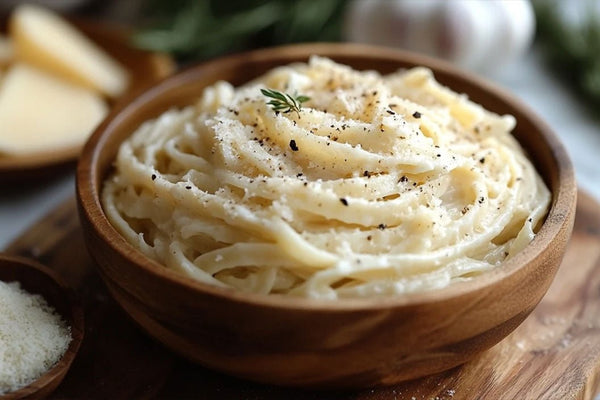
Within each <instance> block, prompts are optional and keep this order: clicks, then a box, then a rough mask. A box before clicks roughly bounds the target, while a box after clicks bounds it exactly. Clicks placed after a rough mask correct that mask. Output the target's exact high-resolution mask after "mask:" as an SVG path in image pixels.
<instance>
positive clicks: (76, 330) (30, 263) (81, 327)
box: [0, 254, 85, 400]
mask: <svg viewBox="0 0 600 400" xmlns="http://www.w3.org/2000/svg"><path fill="white" fill-rule="evenodd" d="M0 259H1V260H2V262H3V263H4V262H6V263H9V264H14V265H19V266H21V267H22V268H29V269H31V270H35V271H36V273H39V274H42V275H46V276H47V277H49V278H50V280H51V281H52V282H53V283H54V284H55V285H56V286H57V287H59V288H60V290H61V292H62V294H63V296H64V298H65V300H66V301H67V304H68V306H69V309H68V318H69V319H68V320H67V321H66V322H67V323H68V327H69V330H70V333H71V342H70V343H69V345H68V346H67V349H66V350H65V352H64V353H63V355H62V356H61V357H60V358H59V359H58V360H57V361H56V363H55V364H54V365H53V366H52V367H51V368H50V369H48V370H47V371H46V372H44V373H43V374H42V375H40V376H39V377H38V378H37V379H36V380H34V381H32V382H31V383H29V384H28V385H27V386H23V387H22V388H20V389H17V390H15V391H12V392H8V393H5V394H4V395H0V400H16V399H21V398H25V397H27V398H28V397H29V396H34V395H36V394H37V393H38V392H41V391H44V390H46V388H47V387H48V386H50V387H52V386H55V387H56V386H58V385H60V383H61V382H62V380H63V379H64V377H65V376H66V374H67V373H68V371H69V369H70V368H71V365H72V364H73V361H74V360H75V358H76V357H77V354H78V353H79V349H80V348H81V343H82V342H83V339H84V336H85V319H84V311H83V306H82V304H81V302H80V300H79V297H78V296H77V295H76V293H75V291H74V290H73V289H72V288H71V287H70V286H69V285H68V284H67V283H66V282H65V281H64V279H63V278H62V277H61V276H60V274H59V273H58V272H56V271H55V270H53V269H51V268H49V267H47V266H45V265H43V264H41V263H39V262H37V261H34V260H31V259H29V258H25V257H21V256H15V255H8V254H1V255H0ZM0 268H1V267H0ZM33 294H36V293H33ZM42 297H44V296H43V295H42ZM44 300H46V301H47V299H45V298H44ZM61 317H62V318H63V319H66V318H65V315H61ZM40 383H43V385H42V386H40ZM53 390H54V389H52V391H53Z"/></svg>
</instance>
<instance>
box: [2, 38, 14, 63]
mask: <svg viewBox="0 0 600 400" xmlns="http://www.w3.org/2000/svg"><path fill="white" fill-rule="evenodd" d="M12 59H13V46H12V43H11V41H10V39H8V38H7V37H6V36H3V35H0V67H1V66H3V65H7V64H8V63H9V62H10V61H12Z"/></svg>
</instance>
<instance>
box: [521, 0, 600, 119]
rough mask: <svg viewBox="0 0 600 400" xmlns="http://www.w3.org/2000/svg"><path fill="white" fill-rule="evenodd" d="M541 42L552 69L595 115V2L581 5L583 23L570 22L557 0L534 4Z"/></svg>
mask: <svg viewBox="0 0 600 400" xmlns="http://www.w3.org/2000/svg"><path fill="white" fill-rule="evenodd" d="M533 4H534V6H535V11H536V19H537V21H536V25H537V39H538V40H539V41H540V42H541V44H542V46H543V49H544V50H545V53H546V56H547V59H548V61H549V62H550V65H551V66H552V67H554V69H555V71H556V72H557V73H558V74H559V75H561V76H562V77H564V78H565V79H566V81H567V82H568V83H570V84H571V85H572V87H573V88H575V89H576V90H577V91H578V92H579V93H580V94H582V95H583V97H584V98H585V99H587V100H588V101H589V102H590V105H592V106H593V107H595V108H594V111H595V110H596V109H597V107H598V106H600V13H599V12H598V8H594V3H593V2H592V1H591V0H586V1H582V2H581V3H577V4H578V5H579V7H582V9H583V10H584V12H583V15H584V16H583V17H582V18H581V19H580V20H579V21H569V20H568V19H567V18H565V17H564V15H563V14H564V13H563V12H562V11H561V10H562V9H563V8H561V6H564V5H563V4H561V3H560V2H559V1H557V0H548V1H536V2H533ZM586 7H587V8H586Z"/></svg>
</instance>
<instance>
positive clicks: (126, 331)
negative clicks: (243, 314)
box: [6, 194, 600, 400]
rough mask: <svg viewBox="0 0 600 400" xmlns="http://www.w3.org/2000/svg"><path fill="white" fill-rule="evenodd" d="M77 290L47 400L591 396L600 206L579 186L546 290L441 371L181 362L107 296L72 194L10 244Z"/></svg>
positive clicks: (599, 369)
mask: <svg viewBox="0 0 600 400" xmlns="http://www.w3.org/2000/svg"><path fill="white" fill-rule="evenodd" d="M6 252H7V253H10V254H17V255H22V256H26V257H30V258H35V259H37V260H40V261H41V262H42V263H44V264H46V265H48V266H50V267H52V268H54V269H55V270H57V271H58V272H59V273H60V274H62V275H63V277H64V278H65V280H66V281H67V282H69V283H70V284H71V285H72V286H73V287H74V288H76V290H77V291H78V292H79V295H80V296H81V299H82V302H83V304H84V308H85V318H86V331H85V335H86V336H85V339H84V341H83V344H82V346H81V350H80V353H79V354H78V356H77V358H76V359H75V362H74V363H73V366H72V368H71V370H70V371H69V373H68V375H67V377H66V378H65V380H64V381H63V383H62V384H61V385H60V386H59V387H58V389H57V390H56V392H54V393H53V394H52V395H51V397H50V398H53V399H113V400H116V399H171V398H172V399H192V398H193V399H209V400H213V399H214V400H216V399H219V400H221V399H222V400H229V399H236V400H237V399H248V400H254V399H268V400H275V399H282V400H283V399H286V400H287V399H289V400H294V399H352V400H401V399H408V400H424V399H427V400H429V399H431V400H434V399H435V400H451V399H452V400H455V399H469V400H470V399H473V400H475V399H507V400H508V399H519V400H521V399H522V400H529V399H531V400H534V399H535V400H541V399H557V400H558V399H560V400H563V399H593V398H594V394H595V393H596V391H597V389H598V386H599V383H600V379H599V378H600V205H599V204H598V203H596V202H595V201H594V200H593V199H591V198H590V197H589V196H587V195H585V194H580V198H579V202H578V208H577V217H576V222H575V230H574V232H573V238H572V240H571V243H570V245H569V248H568V251H567V254H566V256H565V259H564V261H563V264H562V266H561V268H560V270H559V272H558V275H557V276H556V279H555V280H554V283H553V285H552V286H551V287H550V290H549V292H548V294H547V295H546V296H545V297H544V299H543V300H542V302H541V303H540V304H539V306H538V307H537V308H536V310H535V311H534V312H533V313H532V314H531V315H530V316H529V318H527V319H526V320H525V322H524V323H523V324H522V325H521V326H520V327H519V328H517V330H516V331H514V332H513V333H512V334H511V335H510V336H508V337H507V338H506V339H505V340H503V341H502V342H501V343H499V344H498V345H496V346H495V347H493V348H492V349H490V350H488V351H486V352H484V353H483V354H481V355H480V356H478V357H477V358H476V359H474V360H472V361H471V362H469V363H467V364H465V365H463V366H461V367H457V368H454V369H452V370H450V371H447V372H445V373H441V374H438V375H434V376H431V377H428V378H424V379H420V380H416V381H412V382H408V383H404V384H400V385H396V386H393V387H386V388H377V389H372V390H363V391H358V392H344V393H337V392H336V393H333V392H306V391H301V390H292V389H285V388H277V387H271V386H264V385H259V384H255V383H251V382H246V381H242V380H238V379H235V378H231V377H228V376H225V375H222V374H219V373H216V372H212V371H209V370H207V369H204V368H202V367H199V366H196V365H193V364H190V363H188V362H187V361H185V360H183V359H181V358H179V357H178V356H176V355H174V354H172V353H171V352H169V351H168V350H167V349H165V348H164V347H162V345H160V344H158V343H157V342H154V341H153V340H152V339H150V338H148V337H147V336H145V335H144V334H143V333H142V332H141V331H140V330H139V329H137V327H136V326H135V325H134V324H133V322H132V321H131V320H129V318H128V317H127V316H126V315H125V313H124V312H123V311H121V310H120V308H119V307H118V306H117V304H116V303H115V302H114V301H113V300H112V299H111V298H110V297H109V295H108V293H107V291H106V289H105V287H104V284H103V283H102V281H101V280H100V277H99V276H98V275H97V274H96V272H95V270H94V267H93V263H92V261H91V260H90V258H89V256H88V254H87V251H86V249H85V246H84V243H83V239H82V233H81V228H80V226H79V221H78V217H77V213H76V206H75V201H74V200H69V201H67V202H66V203H64V204H63V205H61V206H60V207H58V208H57V209H56V210H54V211H52V212H51V213H50V214H49V215H47V216H46V217H45V218H43V219H42V220H41V221H39V222H38V223H37V224H35V225H34V226H32V227H31V228H30V229H29V230H28V231H27V232H25V233H24V234H23V235H22V236H21V237H20V238H18V239H17V240H16V241H15V242H13V243H12V244H11V245H10V246H9V247H8V248H7V249H6Z"/></svg>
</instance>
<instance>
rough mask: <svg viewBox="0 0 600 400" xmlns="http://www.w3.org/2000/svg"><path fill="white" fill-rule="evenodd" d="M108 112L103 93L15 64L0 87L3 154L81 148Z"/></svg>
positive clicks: (0, 138)
mask: <svg viewBox="0 0 600 400" xmlns="http://www.w3.org/2000/svg"><path fill="white" fill-rule="evenodd" d="M107 112H108V106H107V105H106V103H105V102H104V101H103V100H102V98H101V97H100V96H99V95H98V94H96V93H94V92H92V91H90V90H88V89H84V88H81V87H78V86H75V85H72V84H70V83H68V82H65V81H63V80H60V79H58V78H55V77H53V76H51V75H49V74H47V73H45V72H43V71H40V70H38V69H36V68H34V67H31V66H28V65H26V64H20V63H17V64H14V65H13V66H12V67H11V68H10V69H9V70H8V71H7V72H6V75H5V76H4V78H3V80H2V85H0V153H4V154H25V153H32V152H40V151H52V150H58V149H63V148H66V147H71V146H80V145H82V144H83V143H84V142H85V140H86V139H87V137H88V136H89V135H90V133H91V132H92V131H93V130H94V128H95V127H96V126H97V125H98V124H99V123H100V121H102V119H103V118H104V116H105V115H106V113H107Z"/></svg>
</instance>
